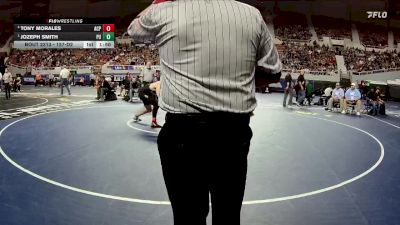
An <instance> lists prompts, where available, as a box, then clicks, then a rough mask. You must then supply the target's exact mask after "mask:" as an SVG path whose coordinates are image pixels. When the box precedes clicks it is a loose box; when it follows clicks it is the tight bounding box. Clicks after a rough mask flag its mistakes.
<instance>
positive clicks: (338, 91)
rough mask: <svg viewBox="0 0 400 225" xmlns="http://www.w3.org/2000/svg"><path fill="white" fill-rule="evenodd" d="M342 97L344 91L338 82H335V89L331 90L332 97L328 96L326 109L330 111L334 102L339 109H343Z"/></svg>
mask: <svg viewBox="0 0 400 225" xmlns="http://www.w3.org/2000/svg"><path fill="white" fill-rule="evenodd" d="M343 98H344V91H343V89H342V88H341V87H340V84H339V83H336V87H335V89H333V90H332V97H331V98H329V100H328V107H327V109H328V110H329V111H332V108H333V104H334V103H339V105H340V110H341V111H342V110H343Z"/></svg>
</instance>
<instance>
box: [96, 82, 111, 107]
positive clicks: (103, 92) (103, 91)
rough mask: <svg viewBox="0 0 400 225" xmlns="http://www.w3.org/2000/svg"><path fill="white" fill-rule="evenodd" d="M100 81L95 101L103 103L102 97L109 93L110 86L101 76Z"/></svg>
mask: <svg viewBox="0 0 400 225" xmlns="http://www.w3.org/2000/svg"><path fill="white" fill-rule="evenodd" d="M100 79H101V80H100V88H99V89H98V91H97V100H101V101H104V96H105V95H106V94H107V92H108V91H111V85H110V83H109V82H108V81H107V80H106V79H105V77H104V76H102V77H101V78H100Z"/></svg>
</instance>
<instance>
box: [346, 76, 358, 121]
mask: <svg viewBox="0 0 400 225" xmlns="http://www.w3.org/2000/svg"><path fill="white" fill-rule="evenodd" d="M349 104H350V105H355V110H356V114H357V116H359V115H361V114H360V110H361V93H360V91H359V90H358V89H356V84H355V83H351V86H350V88H349V89H348V90H347V91H346V93H345V100H343V108H342V114H346V109H347V106H348V105H349Z"/></svg>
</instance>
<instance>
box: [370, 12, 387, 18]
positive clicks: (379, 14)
mask: <svg viewBox="0 0 400 225" xmlns="http://www.w3.org/2000/svg"><path fill="white" fill-rule="evenodd" d="M367 14H368V19H376V18H378V19H386V18H387V16H388V14H387V12H386V11H367Z"/></svg>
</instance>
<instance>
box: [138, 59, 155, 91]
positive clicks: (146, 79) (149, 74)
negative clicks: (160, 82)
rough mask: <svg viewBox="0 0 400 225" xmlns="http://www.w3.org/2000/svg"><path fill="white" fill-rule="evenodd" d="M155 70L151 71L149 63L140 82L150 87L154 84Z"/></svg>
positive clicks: (141, 75) (142, 73) (141, 74)
mask: <svg viewBox="0 0 400 225" xmlns="http://www.w3.org/2000/svg"><path fill="white" fill-rule="evenodd" d="M153 79H154V70H153V69H151V62H147V64H146V67H145V68H143V70H142V72H141V73H140V81H142V84H143V86H146V85H149V84H150V83H152V82H153Z"/></svg>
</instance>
